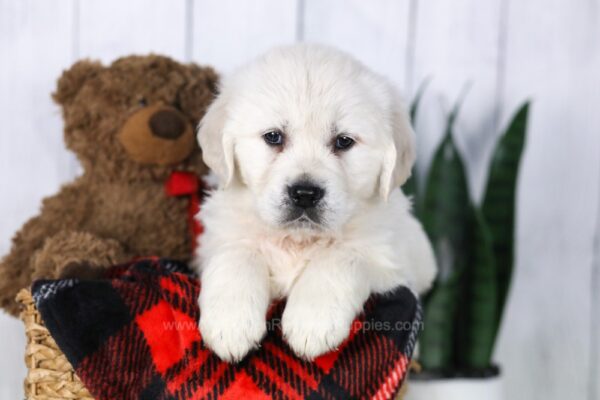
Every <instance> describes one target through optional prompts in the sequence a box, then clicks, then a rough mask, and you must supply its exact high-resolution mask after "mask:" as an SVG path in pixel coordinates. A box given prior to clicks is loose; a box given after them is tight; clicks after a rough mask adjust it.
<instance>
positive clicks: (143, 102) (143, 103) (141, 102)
mask: <svg viewBox="0 0 600 400" xmlns="http://www.w3.org/2000/svg"><path fill="white" fill-rule="evenodd" d="M138 105H139V106H140V107H146V106H147V105H148V101H147V100H146V99H145V98H143V97H140V98H139V99H138Z"/></svg>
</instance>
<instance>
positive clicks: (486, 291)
mask: <svg viewBox="0 0 600 400" xmlns="http://www.w3.org/2000/svg"><path fill="white" fill-rule="evenodd" d="M470 234H471V235H470V243H469V247H470V250H471V253H470V257H469V263H468V266H467V271H466V273H465V279H464V292H463V300H464V301H463V302H462V307H461V308H460V310H459V318H458V322H457V324H458V327H457V330H458V340H457V348H456V356H457V357H456V358H457V365H459V366H460V367H463V368H466V369H468V370H477V369H485V368H488V367H489V366H490V365H491V358H492V352H493V350H494V341H495V338H496V320H497V317H496V314H497V289H498V288H497V280H496V273H497V272H496V267H495V262H494V255H493V251H492V234H491V232H490V229H489V227H488V226H487V224H486V222H485V220H484V219H483V215H482V214H481V212H480V211H479V210H477V209H475V208H473V209H472V211H471V221H470Z"/></svg>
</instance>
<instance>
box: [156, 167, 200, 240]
mask: <svg viewBox="0 0 600 400" xmlns="http://www.w3.org/2000/svg"><path fill="white" fill-rule="evenodd" d="M201 190H202V181H200V179H198V177H197V176H196V174H194V173H193V172H187V171H173V172H171V176H170V177H169V179H167V181H166V182H165V192H166V193H167V195H168V196H172V197H180V196H189V203H188V226H189V229H190V234H191V235H192V251H195V250H196V246H197V245H198V237H199V236H200V235H201V234H202V232H203V231H204V228H203V227H202V224H200V221H198V219H196V218H195V216H196V215H197V214H198V213H199V212H200V198H201Z"/></svg>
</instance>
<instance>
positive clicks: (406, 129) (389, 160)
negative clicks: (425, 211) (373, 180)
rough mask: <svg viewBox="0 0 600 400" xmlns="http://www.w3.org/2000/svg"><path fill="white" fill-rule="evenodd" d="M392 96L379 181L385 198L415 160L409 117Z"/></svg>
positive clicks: (408, 170)
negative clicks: (387, 134)
mask: <svg viewBox="0 0 600 400" xmlns="http://www.w3.org/2000/svg"><path fill="white" fill-rule="evenodd" d="M394 97H395V98H394V100H393V101H392V104H391V109H390V115H391V117H390V125H391V130H392V138H391V139H390V142H389V143H388V145H387V147H386V150H385V154H384V157H383V167H382V171H381V176H380V181H379V194H380V196H381V197H382V198H383V199H385V200H387V198H388V196H389V194H390V192H391V191H392V190H393V189H394V188H397V187H399V186H401V185H402V184H403V183H404V182H406V180H407V179H408V178H409V177H410V174H411V170H412V166H413V164H414V162H415V138H414V136H415V135H414V132H413V129H412V126H411V125H410V117H409V116H408V113H407V112H406V110H405V108H404V105H403V104H402V102H401V101H400V99H399V96H397V95H396V96H394Z"/></svg>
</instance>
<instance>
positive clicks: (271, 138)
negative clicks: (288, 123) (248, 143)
mask: <svg viewBox="0 0 600 400" xmlns="http://www.w3.org/2000/svg"><path fill="white" fill-rule="evenodd" d="M263 139H264V140H265V142H266V143H267V144H268V145H269V146H281V145H283V133H281V132H280V131H277V130H273V131H269V132H267V133H265V134H264V135H263Z"/></svg>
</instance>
